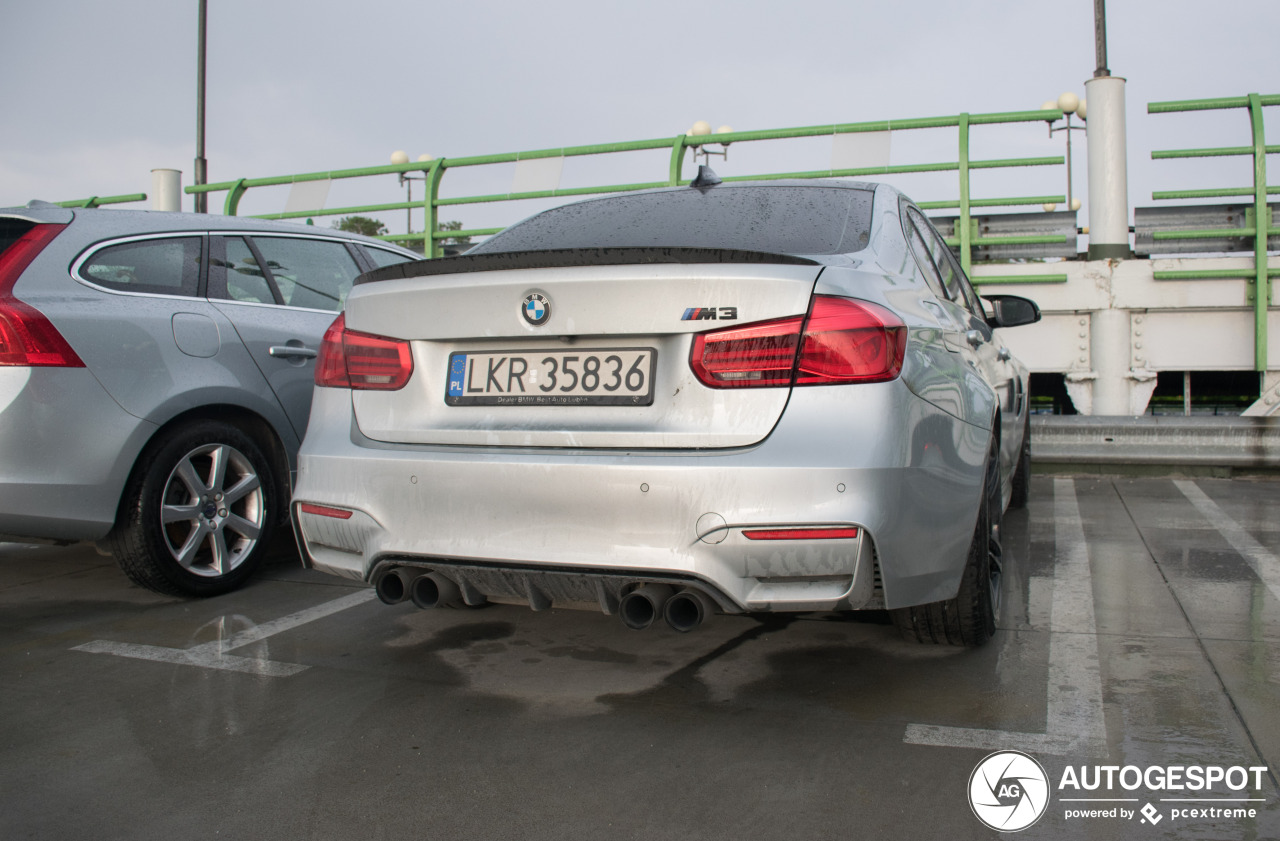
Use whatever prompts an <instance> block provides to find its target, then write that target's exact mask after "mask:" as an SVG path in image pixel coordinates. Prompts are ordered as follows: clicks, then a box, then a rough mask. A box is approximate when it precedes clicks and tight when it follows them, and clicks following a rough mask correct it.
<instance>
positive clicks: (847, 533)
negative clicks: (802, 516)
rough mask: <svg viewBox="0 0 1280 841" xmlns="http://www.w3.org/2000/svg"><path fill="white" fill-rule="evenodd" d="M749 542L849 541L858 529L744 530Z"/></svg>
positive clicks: (856, 533) (844, 527) (856, 534)
mask: <svg viewBox="0 0 1280 841" xmlns="http://www.w3.org/2000/svg"><path fill="white" fill-rule="evenodd" d="M742 533H743V534H744V535H745V536H746V538H747V540H848V539H850V538H854V537H857V536H858V530H857V529H856V528H850V527H849V526H839V527H835V528H825V527H824V528H798V529H744V530H743V532H742Z"/></svg>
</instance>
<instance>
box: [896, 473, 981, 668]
mask: <svg viewBox="0 0 1280 841" xmlns="http://www.w3.org/2000/svg"><path fill="white" fill-rule="evenodd" d="M999 459H1000V456H999V451H998V450H996V449H993V450H992V452H991V453H990V454H989V455H988V456H987V469H986V477H985V478H984V480H983V494H982V504H981V505H980V506H979V507H978V521H977V523H976V524H975V525H974V530H973V540H972V541H970V543H969V553H968V557H967V558H966V560H965V566H964V573H963V574H962V576H961V578H960V590H959V592H957V593H956V595H955V597H954V598H951V599H946V600H945V601H940V602H932V603H930V604H923V605H917V606H915V607H901V608H896V609H894V610H892V611H890V613H891V614H892V615H893V621H894V624H895V625H897V626H898V630H899V631H900V632H901V633H902V635H903V637H905V638H906V639H908V640H911V641H913V642H921V643H927V644H928V643H931V644H936V645H957V646H964V647H965V648H977V647H978V646H980V645H982V644H984V643H985V642H986V641H987V640H989V639H991V636H992V634H994V633H995V630H996V612H997V611H998V610H999V609H1000V586H1001V579H1002V574H1001V573H1002V568H1001V561H1002V556H1001V548H1000V519H1001V507H1002V506H1001V499H1000V461H999Z"/></svg>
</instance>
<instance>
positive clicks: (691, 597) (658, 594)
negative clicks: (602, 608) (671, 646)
mask: <svg viewBox="0 0 1280 841" xmlns="http://www.w3.org/2000/svg"><path fill="white" fill-rule="evenodd" d="M715 612H716V605H715V602H713V601H712V600H711V598H710V597H709V596H707V594H706V593H703V592H702V591H701V590H698V589H696V588H693V587H686V588H684V589H683V590H681V591H680V592H678V593H677V592H675V591H674V590H673V589H672V588H671V587H670V586H669V585H667V584H645V585H642V586H641V587H638V588H637V589H635V590H632V591H631V592H630V593H628V594H627V595H625V596H623V597H622V601H621V602H619V604H618V615H619V616H621V617H622V623H623V624H624V625H626V626H627V627H628V628H631V629H632V630H635V631H643V630H644V629H645V628H648V627H649V626H650V625H652V624H653V623H654V620H656V619H657V618H658V617H659V616H661V617H662V618H663V619H665V620H666V622H667V625H668V626H670V627H671V629H672V630H675V631H679V632H680V633H682V634H683V633H687V632H689V631H692V630H693V629H694V628H696V627H698V626H699V625H701V624H702V623H703V621H704V620H705V619H706V618H707V617H708V616H710V615H712V614H713V613H715Z"/></svg>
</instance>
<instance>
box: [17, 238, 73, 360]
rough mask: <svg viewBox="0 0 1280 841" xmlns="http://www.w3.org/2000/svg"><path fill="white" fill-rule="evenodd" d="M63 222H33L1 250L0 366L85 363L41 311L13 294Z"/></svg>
mask: <svg viewBox="0 0 1280 841" xmlns="http://www.w3.org/2000/svg"><path fill="white" fill-rule="evenodd" d="M65 227H67V226H66V225H45V224H41V225H33V226H32V227H31V229H30V230H28V231H27V232H26V233H25V234H23V235H22V236H20V237H19V238H18V240H17V241H16V242H14V243H13V244H12V245H10V246H9V247H8V248H6V249H5V250H4V253H0V365H20V366H25V367H51V368H83V367H84V362H83V361H81V359H80V356H79V355H78V354H77V353H76V352H75V351H74V350H72V349H71V345H69V344H67V340H66V339H64V338H62V334H61V333H59V332H58V329H57V328H56V327H54V326H53V324H51V323H50V322H49V319H47V318H45V316H44V313H42V312H40V311H39V310H37V309H36V308H35V307H33V306H31V305H30V304H26V303H23V302H22V301H19V300H18V299H17V298H15V297H14V296H13V287H14V286H15V285H16V284H17V282H18V278H19V277H21V276H22V273H23V271H25V270H26V268H27V266H29V265H31V261H32V260H34V259H35V258H36V255H37V254H39V253H40V251H41V250H42V249H43V248H44V247H45V246H46V245H48V244H49V243H50V242H51V241H52V240H53V238H54V237H56V236H57V235H58V234H60V233H61V232H62V230H63V228H65Z"/></svg>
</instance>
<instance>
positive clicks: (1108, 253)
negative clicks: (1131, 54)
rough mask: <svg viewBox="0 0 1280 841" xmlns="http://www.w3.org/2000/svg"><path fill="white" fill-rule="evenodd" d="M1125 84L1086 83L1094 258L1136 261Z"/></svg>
mask: <svg viewBox="0 0 1280 841" xmlns="http://www.w3.org/2000/svg"><path fill="white" fill-rule="evenodd" d="M1124 84H1125V80H1124V79H1123V78H1121V77H1119V76H1096V77H1094V78H1092V79H1090V80H1089V81H1087V82H1085V83H1084V90H1085V98H1086V101H1087V102H1088V103H1089V116H1088V120H1087V122H1086V124H1085V125H1086V127H1087V132H1086V136H1087V138H1088V143H1089V259H1090V260H1111V259H1123V258H1125V257H1128V256H1130V254H1131V252H1130V249H1129V173H1128V165H1127V161H1126V150H1125V146H1126V141H1125V119H1124Z"/></svg>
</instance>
